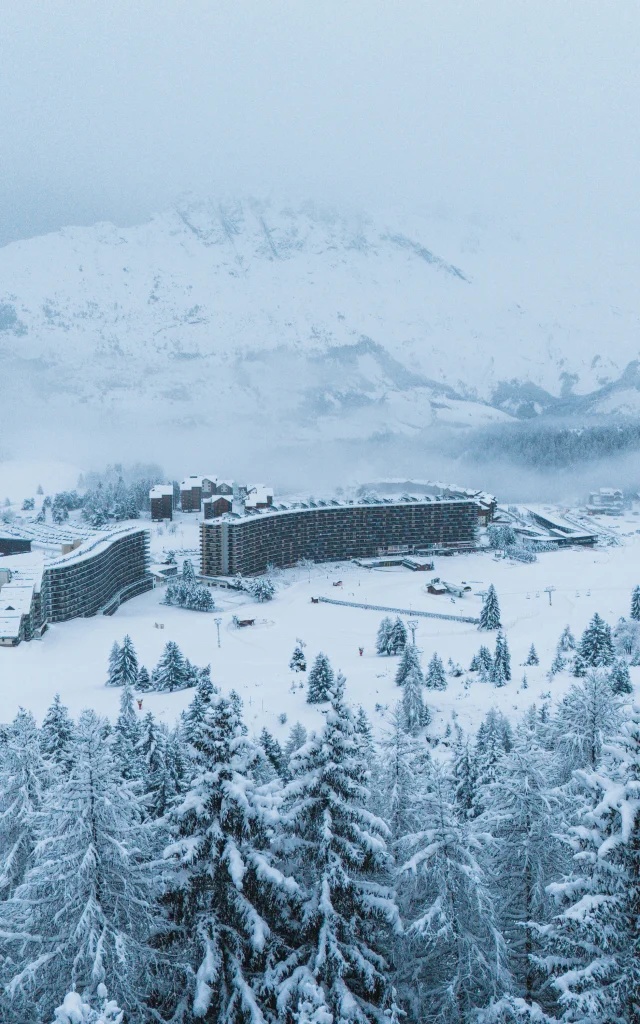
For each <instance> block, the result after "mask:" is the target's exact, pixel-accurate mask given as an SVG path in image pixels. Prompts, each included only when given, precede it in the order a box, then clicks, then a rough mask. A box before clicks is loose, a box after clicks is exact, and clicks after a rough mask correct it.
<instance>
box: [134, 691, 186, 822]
mask: <svg viewBox="0 0 640 1024" xmlns="http://www.w3.org/2000/svg"><path fill="white" fill-rule="evenodd" d="M136 753H137V756H138V761H139V764H140V767H141V775H142V782H143V787H144V793H143V804H144V807H145V809H146V811H147V814H148V815H149V817H150V818H152V819H155V818H161V817H162V816H163V815H164V814H166V812H167V810H168V809H169V807H170V806H172V804H173V803H174V801H175V798H176V795H177V788H176V785H175V781H174V779H173V777H172V774H171V771H170V769H169V766H168V764H167V736H166V733H165V731H164V730H163V729H162V728H161V727H160V726H159V725H158V723H157V722H156V720H155V718H154V717H153V715H152V713H151V712H150V711H148V712H147V713H146V715H145V716H144V718H143V720H142V725H141V726H140V739H139V740H138V743H137V746H136Z"/></svg>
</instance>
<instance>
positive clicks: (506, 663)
mask: <svg viewBox="0 0 640 1024" xmlns="http://www.w3.org/2000/svg"><path fill="white" fill-rule="evenodd" d="M500 665H501V666H502V673H501V675H502V676H503V677H504V680H505V681H506V682H509V681H510V679H511V654H510V653H509V645H508V644H507V638H506V636H505V635H504V633H503V632H502V630H500V631H499V633H498V635H497V637H496V650H495V655H494V658H493V672H494V676H493V681H494V682H495V684H496V686H497V685H504V683H502V684H498V682H497V678H498V675H500V672H499V669H498V666H500Z"/></svg>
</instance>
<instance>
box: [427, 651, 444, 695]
mask: <svg viewBox="0 0 640 1024" xmlns="http://www.w3.org/2000/svg"><path fill="white" fill-rule="evenodd" d="M425 686H426V687H427V689H429V690H446V688H447V677H446V675H445V671H444V665H443V664H442V659H441V658H440V655H439V654H436V653H435V652H434V654H433V657H432V658H431V661H430V662H429V668H428V669H427V678H426V681H425Z"/></svg>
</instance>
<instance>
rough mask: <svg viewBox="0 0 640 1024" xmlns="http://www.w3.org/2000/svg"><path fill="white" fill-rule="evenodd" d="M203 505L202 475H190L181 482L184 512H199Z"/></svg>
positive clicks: (181, 501)
mask: <svg viewBox="0 0 640 1024" xmlns="http://www.w3.org/2000/svg"><path fill="white" fill-rule="evenodd" d="M201 507H202V477H201V476H188V477H187V478H186V480H183V481H182V483H181V484H180V508H181V509H182V511H183V512H199V511H200V509H201Z"/></svg>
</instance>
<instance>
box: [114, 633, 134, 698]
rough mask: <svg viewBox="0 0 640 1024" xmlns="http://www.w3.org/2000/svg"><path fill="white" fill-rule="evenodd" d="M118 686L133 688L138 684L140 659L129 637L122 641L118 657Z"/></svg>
mask: <svg viewBox="0 0 640 1024" xmlns="http://www.w3.org/2000/svg"><path fill="white" fill-rule="evenodd" d="M117 675H118V686H132V687H135V686H137V684H138V658H137V656H136V652H135V648H134V646H133V643H132V641H131V637H130V636H129V635H127V636H125V638H124V640H123V641H122V647H121V648H120V651H119V655H118V670H117Z"/></svg>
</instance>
